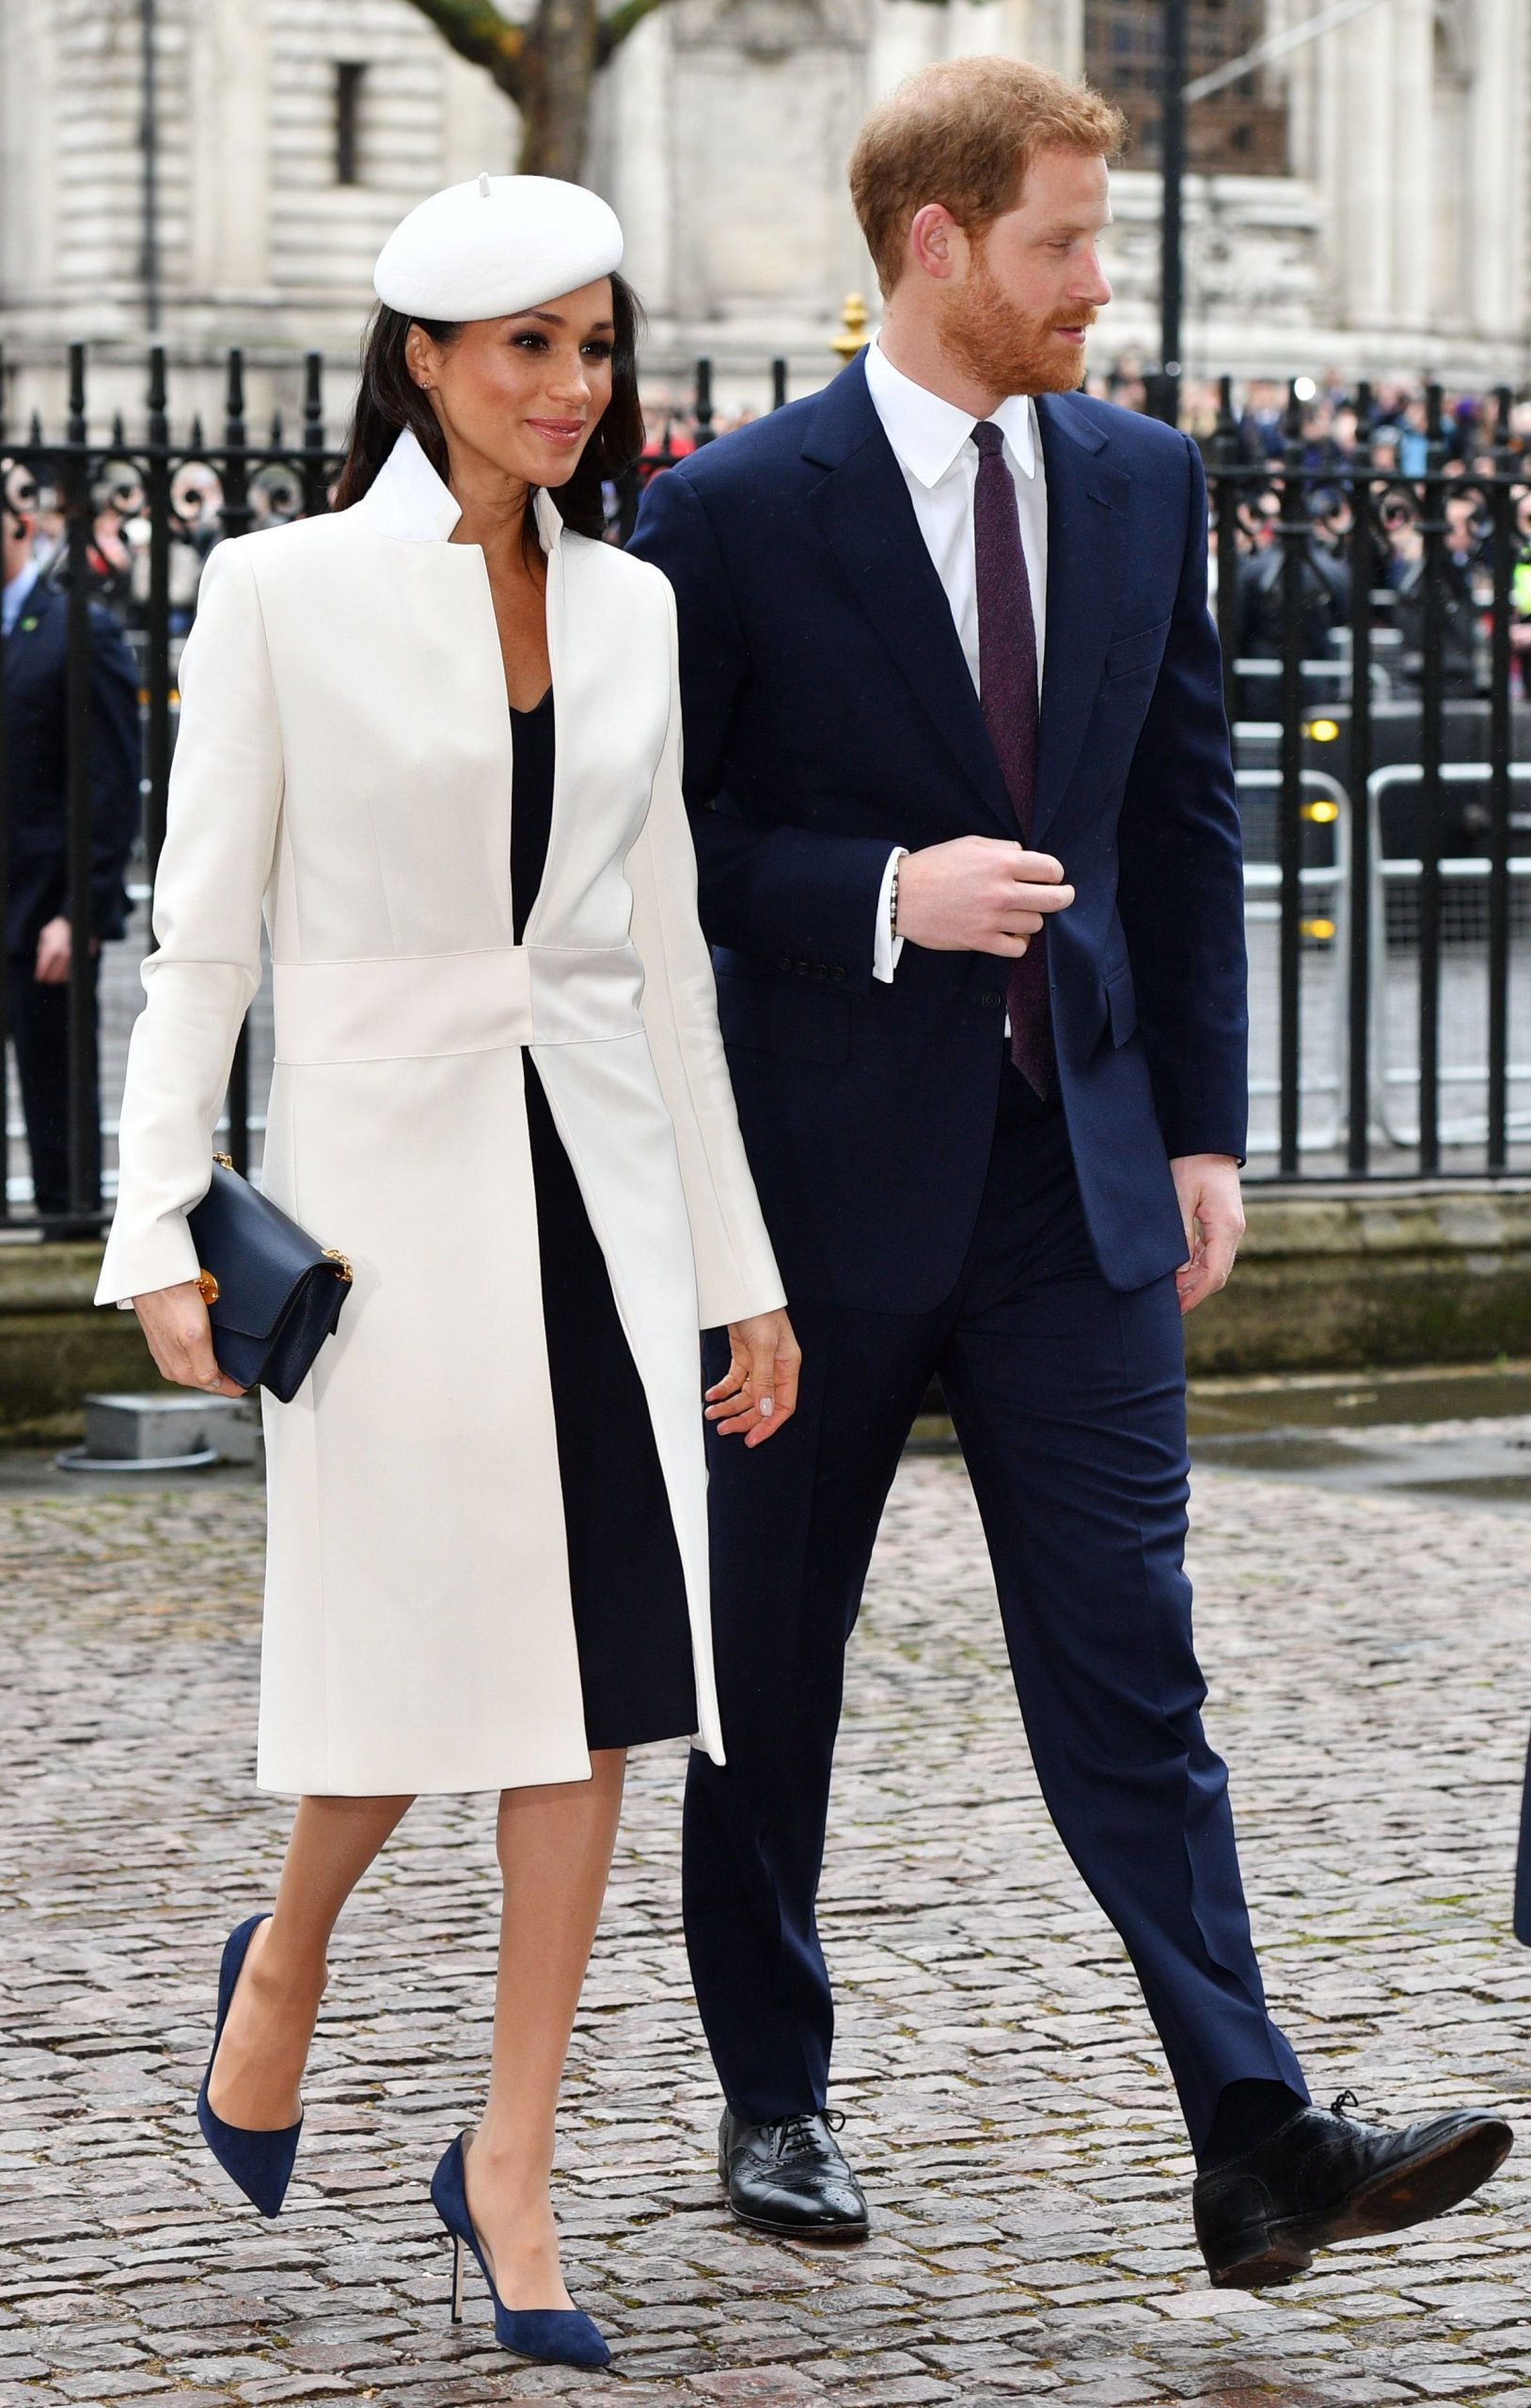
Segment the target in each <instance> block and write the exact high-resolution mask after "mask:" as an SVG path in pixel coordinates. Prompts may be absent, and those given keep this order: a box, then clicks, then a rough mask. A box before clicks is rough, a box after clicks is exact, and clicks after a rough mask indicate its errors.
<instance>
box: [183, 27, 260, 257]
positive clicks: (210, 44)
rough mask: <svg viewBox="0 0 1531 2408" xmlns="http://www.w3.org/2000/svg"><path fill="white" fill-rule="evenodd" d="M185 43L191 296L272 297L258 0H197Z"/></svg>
mask: <svg viewBox="0 0 1531 2408" xmlns="http://www.w3.org/2000/svg"><path fill="white" fill-rule="evenodd" d="M188 39H189V40H190V43H191V57H190V61H189V66H190V76H189V81H190V89H191V126H190V144H191V162H190V164H191V179H190V184H191V191H190V199H191V210H190V226H189V242H188V251H189V264H190V270H191V285H192V291H193V293H195V294H196V296H197V298H198V299H205V300H211V301H213V303H215V304H218V305H222V304H224V303H226V302H233V303H236V304H237V303H240V302H244V301H248V300H254V299H258V300H260V301H267V300H269V299H270V298H271V117H270V55H269V45H268V40H267V29H266V8H265V0H203V5H202V6H201V7H199V8H197V9H195V10H194V11H193V12H192V14H191V17H190V20H189V24H188Z"/></svg>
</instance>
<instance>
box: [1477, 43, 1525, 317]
mask: <svg viewBox="0 0 1531 2408" xmlns="http://www.w3.org/2000/svg"><path fill="white" fill-rule="evenodd" d="M1527 13H1528V12H1527V0H1477V5H1476V8H1475V11H1474V17H1473V21H1472V22H1473V55H1472V60H1471V66H1472V77H1473V81H1472V88H1471V91H1470V92H1469V94H1468V96H1467V172H1468V185H1467V192H1466V194H1465V196H1464V205H1465V207H1466V209H1467V212H1468V223H1467V240H1466V251H1467V277H1468V290H1467V293H1465V294H1464V296H1463V301H1462V309H1463V314H1464V315H1465V316H1466V317H1467V319H1468V322H1469V324H1470V325H1471V327H1472V330H1473V332H1474V333H1475V334H1476V335H1477V336H1479V337H1480V338H1481V339H1483V340H1484V341H1488V342H1491V343H1492V344H1493V345H1494V346H1495V348H1496V349H1497V348H1502V347H1504V346H1505V345H1507V343H1508V342H1509V341H1511V340H1515V341H1518V342H1519V345H1520V348H1521V352H1522V357H1524V335H1523V327H1524V324H1525V311H1526V239H1525V237H1526V212H1527V207H1528V205H1531V195H1528V193H1527V177H1526V130H1527V129H1526V118H1527V100H1528V91H1531V60H1528V56H1527V51H1528V44H1527Z"/></svg>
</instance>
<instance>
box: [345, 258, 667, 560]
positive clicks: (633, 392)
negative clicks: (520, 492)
mask: <svg viewBox="0 0 1531 2408" xmlns="http://www.w3.org/2000/svg"><path fill="white" fill-rule="evenodd" d="M611 319H612V327H613V336H612V350H611V399H610V401H609V403H608V404H607V407H606V409H605V410H604V411H603V412H602V415H601V418H600V420H599V422H598V423H597V425H596V428H595V432H594V434H593V435H592V436H591V439H590V441H589V442H588V443H587V444H586V446H585V448H584V450H583V452H581V453H580V455H579V465H578V467H576V470H575V472H574V474H573V476H572V477H571V478H570V479H569V481H568V483H566V484H561V485H550V486H549V487H548V491H549V493H550V494H551V496H552V499H553V500H554V502H555V503H556V504H557V506H558V509H559V513H560V516H561V517H562V520H563V523H564V525H565V526H566V527H572V528H573V529H574V531H575V532H576V535H594V536H597V537H598V536H601V535H603V534H604V533H605V531H606V510H605V504H604V501H603V499H602V494H601V488H602V486H603V484H605V483H606V482H607V480H608V478H613V477H620V476H623V475H624V474H625V472H626V471H627V469H629V468H630V467H632V466H633V464H634V462H635V461H636V460H637V459H638V457H639V453H640V452H641V451H642V449H643V412H642V408H641V405H640V404H639V398H638V342H639V333H640V331H641V328H642V324H643V313H642V310H641V309H640V308H639V300H638V295H637V294H636V293H635V292H634V291H633V288H632V286H631V285H630V284H629V283H628V282H627V279H626V277H621V276H614V277H612V278H611ZM412 325H417V326H418V327H419V328H420V329H421V331H422V332H423V333H425V334H428V335H429V336H430V338H431V340H432V341H433V342H436V343H439V344H441V345H442V347H443V348H446V347H448V346H450V344H451V343H453V342H455V341H456V340H457V338H458V336H459V335H460V334H461V333H462V331H463V329H462V326H461V325H456V324H453V323H451V322H450V321H448V320H446V319H442V318H410V317H406V316H405V315H404V313H403V311H402V310H400V309H389V308H388V307H387V303H386V302H382V301H380V302H379V303H378V305H377V308H376V309H374V310H373V312H372V315H371V319H370V320H369V321H368V325H367V332H366V334H365V336H364V337H363V340H362V353H361V381H360V384H359V385H358V387H357V389H356V405H355V410H354V411H353V413H352V419H351V425H350V428H349V430H348V432H347V435H346V452H345V462H344V465H343V467H341V470H340V474H339V481H338V483H337V484H336V487H335V498H334V502H333V504H332V507H333V508H335V509H336V510H349V509H350V507H351V505H352V503H353V502H354V501H359V500H360V499H361V498H362V495H363V494H364V493H366V492H367V490H368V488H369V487H370V486H371V483H372V480H373V478H374V477H375V476H376V475H377V472H378V470H379V469H380V468H381V467H382V466H383V463H384V461H385V460H386V459H387V456H388V453H389V452H391V451H392V449H393V447H394V445H395V443H396V442H397V441H398V439H399V437H400V436H401V435H402V432H403V430H404V428H405V427H406V426H407V427H408V428H409V430H410V432H411V433H412V434H413V435H414V436H415V437H416V438H417V440H418V443H419V446H420V449H421V451H422V452H424V453H425V456H426V458H427V459H428V460H429V461H430V463H431V466H432V467H433V468H434V470H435V472H436V474H437V476H438V477H441V478H442V479H445V477H446V475H447V442H446V437H445V436H443V434H442V432H441V428H440V426H439V424H438V422H437V420H436V414H435V412H434V409H433V408H432V407H431V404H430V402H429V401H428V400H427V398H426V396H425V394H424V393H422V392H421V390H420V388H419V387H418V385H417V384H416V382H415V379H414V378H413V376H411V374H410V372H409V368H408V364H407V362H406V361H405V358H404V341H405V338H406V336H407V335H408V333H409V329H410V327H411V326H412ZM526 524H527V530H528V542H529V546H534V545H535V543H536V534H535V530H534V529H533V527H532V517H531V512H530V511H529V510H528V512H527V519H526Z"/></svg>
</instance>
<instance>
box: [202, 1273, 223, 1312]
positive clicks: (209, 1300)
mask: <svg viewBox="0 0 1531 2408" xmlns="http://www.w3.org/2000/svg"><path fill="white" fill-rule="evenodd" d="M197 1294H198V1295H199V1296H200V1297H201V1299H202V1302H203V1304H204V1305H215V1304H216V1303H217V1301H218V1283H217V1281H216V1279H214V1277H213V1274H212V1272H211V1271H199V1272H198V1273H197Z"/></svg>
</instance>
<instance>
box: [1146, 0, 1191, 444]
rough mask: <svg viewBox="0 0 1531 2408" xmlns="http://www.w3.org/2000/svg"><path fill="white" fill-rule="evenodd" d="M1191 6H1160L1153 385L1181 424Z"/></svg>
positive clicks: (1180, 1) (1168, 2) (1164, 410)
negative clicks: (1156, 312)
mask: <svg viewBox="0 0 1531 2408" xmlns="http://www.w3.org/2000/svg"><path fill="white" fill-rule="evenodd" d="M1189 5H1190V0H1161V6H1162V8H1163V12H1164V55H1163V60H1162V64H1161V68H1160V78H1161V80H1160V104H1159V164H1160V184H1161V188H1162V199H1161V203H1160V209H1161V217H1160V253H1159V259H1160V267H1159V371H1158V373H1157V374H1156V375H1155V376H1154V378H1153V379H1152V402H1153V411H1154V416H1155V417H1156V418H1161V419H1163V420H1165V421H1166V423H1167V424H1169V425H1170V426H1178V424H1179V422H1180V305H1181V293H1182V291H1183V283H1184V259H1183V252H1184V247H1185V222H1184V214H1183V211H1184V192H1183V185H1184V181H1185V167H1186V101H1185V87H1186V47H1187V45H1186V19H1187V11H1188V8H1189Z"/></svg>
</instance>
